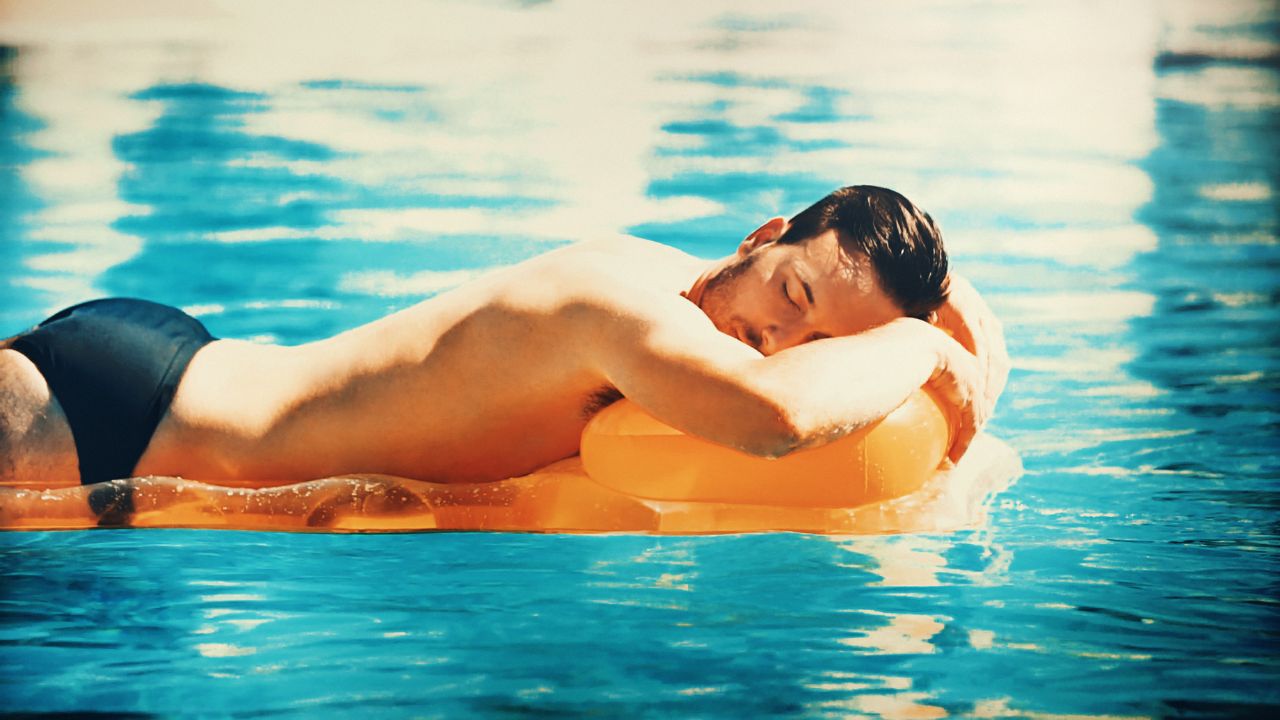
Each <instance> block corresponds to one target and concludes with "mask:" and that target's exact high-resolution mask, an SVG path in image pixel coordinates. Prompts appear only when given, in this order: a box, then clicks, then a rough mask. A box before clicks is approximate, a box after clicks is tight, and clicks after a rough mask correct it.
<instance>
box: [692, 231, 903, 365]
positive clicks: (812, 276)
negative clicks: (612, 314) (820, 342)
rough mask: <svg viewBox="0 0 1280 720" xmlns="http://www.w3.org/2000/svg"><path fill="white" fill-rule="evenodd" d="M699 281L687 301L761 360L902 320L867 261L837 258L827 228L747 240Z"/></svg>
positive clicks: (840, 255) (858, 257)
mask: <svg viewBox="0 0 1280 720" xmlns="http://www.w3.org/2000/svg"><path fill="white" fill-rule="evenodd" d="M762 229H763V228H762ZM757 232H759V231H757ZM779 234H780V233H779ZM702 282H705V284H704V285H703V286H702V287H701V288H698V287H696V286H695V289H694V290H693V292H692V293H691V295H690V299H692V300H693V301H694V302H695V303H697V305H698V306H699V307H700V308H702V311H703V312H705V313H706V314H707V317H709V318H710V319H711V322H713V323H714V324H715V326H716V329H718V330H720V331H721V332H723V333H725V334H727V335H732V336H733V337H736V338H738V339H739V340H741V341H742V342H745V343H747V344H748V345H751V346H752V347H754V348H756V349H757V350H759V351H760V352H761V353H762V354H764V355H772V354H774V353H776V352H779V351H781V350H785V349H787V348H789V347H794V346H796V345H800V344H801V343H806V342H809V341H810V340H817V339H819V338H824V337H839V336H844V335H854V334H857V333H860V332H863V331H864V330H870V329H871V328H873V327H876V326H879V325H883V324H885V323H887V322H889V321H891V320H893V319H895V318H900V317H902V316H903V312H902V310H900V309H899V308H898V306H897V304H896V303H895V302H894V301H893V300H892V299H890V298H889V296H888V295H886V294H885V292H884V290H883V289H882V288H881V287H880V281H879V279H878V278H877V276H876V273H875V270H874V268H873V267H872V265H871V261H870V260H869V259H868V258H867V257H865V256H861V255H855V256H852V257H851V256H850V255H849V254H847V253H845V251H844V250H843V249H842V248H841V247H840V242H839V239H838V236H837V234H836V231H835V230H828V231H826V232H824V233H822V234H821V235H817V236H815V237H812V238H809V239H808V240H806V241H803V242H800V243H796V244H792V245H778V244H777V243H776V242H773V240H772V238H771V237H766V238H764V239H763V240H757V241H755V242H754V243H753V240H752V238H748V240H747V242H745V243H743V246H742V247H741V248H739V250H738V253H737V254H736V255H734V256H733V258H732V259H731V260H730V261H728V262H727V263H726V264H724V265H721V266H719V267H718V269H717V270H715V271H712V273H711V274H710V275H708V276H705V277H704V279H703V281H702ZM700 284H701V283H700ZM699 290H700V292H699Z"/></svg>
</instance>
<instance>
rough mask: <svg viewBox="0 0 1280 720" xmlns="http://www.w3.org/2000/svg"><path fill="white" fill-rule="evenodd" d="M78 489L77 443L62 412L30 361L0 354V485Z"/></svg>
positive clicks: (9, 352) (10, 352) (4, 352)
mask: <svg viewBox="0 0 1280 720" xmlns="http://www.w3.org/2000/svg"><path fill="white" fill-rule="evenodd" d="M8 343H9V341H8V340H6V341H5V342H4V343H3V344H0V347H6V346H7V345H8ZM79 484H80V465H79V462H78V460H77V458H76V444H75V439H74V438H73V437H72V435H71V427H70V426H69V425H68V424H67V417H66V415H65V414H63V412H62V406H60V405H59V404H58V400H57V398H55V397H54V396H53V393H51V392H50V391H49V385H48V383H46V382H45V380H44V376H42V375H41V374H40V371H39V370H37V369H36V366H35V365H33V364H32V362H31V361H30V360H28V359H27V358H26V356H24V355H22V354H21V353H19V352H17V351H16V350H7V349H0V485H21V486H27V487H49V488H52V487H63V486H67V485H79Z"/></svg>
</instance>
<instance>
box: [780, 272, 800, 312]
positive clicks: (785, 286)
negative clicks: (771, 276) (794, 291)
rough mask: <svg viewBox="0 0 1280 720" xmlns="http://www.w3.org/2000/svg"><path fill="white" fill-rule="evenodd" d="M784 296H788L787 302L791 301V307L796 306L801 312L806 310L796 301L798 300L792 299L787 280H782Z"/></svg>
mask: <svg viewBox="0 0 1280 720" xmlns="http://www.w3.org/2000/svg"><path fill="white" fill-rule="evenodd" d="M782 297H784V298H786V299H787V302H789V303H791V307H793V308H795V309H796V310H799V311H801V312H804V309H803V308H801V307H800V305H798V304H797V303H796V301H795V300H792V299H791V293H790V292H788V291H787V281H786V280H783V281H782Z"/></svg>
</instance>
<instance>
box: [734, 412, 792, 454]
mask: <svg viewBox="0 0 1280 720" xmlns="http://www.w3.org/2000/svg"><path fill="white" fill-rule="evenodd" d="M805 441H806V436H805V433H804V432H803V431H802V429H801V428H800V426H799V425H798V424H797V423H796V422H795V421H794V419H793V418H790V417H788V416H787V415H786V414H783V413H778V414H777V416H776V417H775V418H773V419H771V421H770V422H768V423H765V424H763V425H762V426H761V427H759V428H758V429H757V430H756V431H755V432H753V433H752V434H751V437H750V438H747V439H746V440H745V442H743V443H742V444H740V445H739V449H740V450H742V451H743V452H745V453H747V454H748V455H753V456H755V457H760V458H768V459H770V460H776V459H777V458H780V457H784V456H786V455H790V454H791V453H792V452H795V451H796V450H798V449H800V448H801V447H804V445H805Z"/></svg>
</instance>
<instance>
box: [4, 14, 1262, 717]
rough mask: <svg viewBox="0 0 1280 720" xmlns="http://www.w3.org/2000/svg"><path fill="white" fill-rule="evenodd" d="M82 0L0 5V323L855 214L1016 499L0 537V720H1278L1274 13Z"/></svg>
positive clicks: (248, 298) (713, 235)
mask: <svg viewBox="0 0 1280 720" xmlns="http://www.w3.org/2000/svg"><path fill="white" fill-rule="evenodd" d="M111 5H112V7H107V6H106V5H104V6H102V7H98V8H95V7H93V6H91V5H90V6H87V7H79V8H78V9H77V8H75V7H74V6H68V5H64V4H62V3H0V45H3V48H0V333H4V334H7V333H8V332H16V331H17V330H18V329H21V328H23V327H25V326H27V325H30V324H32V323H34V322H36V321H38V320H39V319H41V318H42V317H43V316H44V315H46V314H47V313H48V312H49V311H50V310H52V309H55V308H57V307H60V306H63V305H66V304H68V303H70V302H74V301H77V300H81V299H84V298H87V297H91V296H98V295H108V294H111V295H120V294H123V295H142V296H145V297H149V298H153V299H156V300H159V301H163V302H168V303H172V304H176V305H179V306H182V307H184V308H186V309H188V310H189V311H190V312H192V313H194V314H196V315H198V316H199V317H200V318H201V319H202V320H203V321H204V322H205V323H206V324H207V325H208V326H209V327H210V329H211V330H212V331H213V332H214V333H215V334H217V335H221V336H225V337H240V338H256V339H261V340H264V341H273V342H284V343H296V342H303V341H307V340H310V339H314V338H318V337H323V336H326V335H328V334H331V333H333V332H337V331H340V330H343V329H346V328H349V327H352V326H355V325H357V324H359V323H362V322H365V321H368V320H370V319H372V318H375V317H378V316H380V315H382V314H384V313H385V312H387V311H388V310H391V309H395V308H399V307H404V306H406V305H408V304H411V303H413V302H416V301H418V300H419V299H422V298H424V297H428V296H430V295H432V294H434V293H437V292H440V291H442V290H444V289H447V288H449V287H453V286H455V285H457V284H459V283H461V282H464V281H465V280H466V279H468V278H469V277H472V276H473V275H474V274H476V273H478V272H480V271H483V270H484V269H486V268H490V267H493V266H496V265H504V264H509V263H513V262H517V261H519V260H521V259H524V258H527V257H530V256H533V255H535V254H537V253H540V252H544V251H545V250H547V249H549V248H552V247H555V246H557V245H560V244H563V243H567V242H572V241H574V240H577V239H580V238H583V237H590V236H592V235H593V234H600V233H615V232H619V231H623V232H632V233H635V234H638V235H642V236H646V237H650V238H653V239H657V240H661V241H663V242H667V243H670V244H672V245H675V246H677V247H680V248H683V249H685V250H688V251H690V252H694V253H696V254H700V255H704V256H707V257H713V256H716V255H719V254H724V253H727V252H729V251H730V250H731V249H732V248H733V247H734V245H735V243H736V241H737V240H739V239H740V238H741V236H742V235H744V234H745V233H746V232H749V231H750V230H751V229H753V228H754V227H755V226H756V225H757V224H759V222H761V221H762V220H764V219H766V218H767V217H769V216H771V215H773V214H787V213H790V212H794V211H795V210H797V209H799V208H800V207H803V206H804V205H806V204H807V203H809V202H811V201H812V200H814V199H816V198H817V197H819V196H820V195H822V194H823V193H825V192H827V191H828V190H830V189H832V188H834V187H836V186H838V185H841V184H846V183H853V182H858V183H874V184H881V185H887V186H890V187H894V188H897V189H900V190H902V191H903V192H904V193H906V194H907V195H908V196H909V197H911V198H913V199H914V200H916V201H918V202H919V203H920V204H921V205H923V206H924V207H926V208H927V209H929V210H930V211H931V212H932V214H933V215H934V217H935V218H937V219H938V221H939V222H940V224H941V226H942V227H943V230H944V233H945V235H946V237H947V240H948V243H949V246H950V249H951V251H952V254H953V257H954V261H955V266H956V267H957V269H959V270H960V271H961V272H963V273H964V274H966V275H967V276H968V277H970V279H972V280H973V282H974V283H975V284H976V285H977V286H978V287H979V288H980V289H981V290H982V291H983V292H984V294H985V295H986V297H987V298H988V299H989V301H990V303H991V304H992V306H993V307H994V308H995V310H996V311H997V313H999V314H1000V315H1001V317H1002V318H1003V319H1004V320H1005V322H1006V329H1007V335H1008V340H1009V346H1010V351H1011V353H1012V355H1013V360H1014V370H1013V374H1012V377H1011V381H1010V385H1009V389H1008V391H1007V393H1006V394H1005V396H1004V398H1003V399H1002V401H1001V406H1000V409H999V411H998V414H997V416H996V417H995V419H994V421H993V422H992V424H991V426H990V432H991V433H992V434H994V435H996V436H998V437H1000V438H1002V439H1004V440H1005V441H1006V442H1008V443H1009V444H1010V445H1011V446H1013V447H1014V448H1015V449H1016V450H1017V451H1018V453H1019V454H1020V455H1021V457H1022V462H1023V465H1024V466H1025V469H1026V472H1025V474H1024V475H1023V477H1022V478H1021V479H1020V480H1019V481H1018V482H1017V484H1015V485H1013V486H1012V487H1011V488H1009V489H1007V490H1005V491H1004V492H1002V493H1001V494H999V495H998V496H996V497H995V498H993V499H992V500H991V507H990V515H989V518H988V519H987V521H986V522H985V523H984V524H983V525H982V526H981V527H979V528H976V529H971V530H965V531H961V532H954V533H938V534H911V535H900V536H891V537H881V536H866V537H849V538H832V537H818V536H808V535H793V534H772V535H770V534H764V535H742V536H717V537H696V538H681V537H645V536H603V537H579V536H538V535H513V534H471V533H468V534H408V535H378V536H348V535H291V534H263V533H249V532H232V531H223V532H211V531H181V530H175V531H103V532H73V533H7V534H0V583H2V585H0V711H7V712H30V713H57V712H79V713H85V712H101V713H105V714H109V715H114V714H121V713H137V714H141V715H157V716H172V715H209V716H228V715H229V716H241V717H256V716H292V717H313V716H346V715H348V714H351V713H355V712H358V713H360V714H362V715H363V716H368V717H500V718H501V717H511V718H514V717H530V716H553V717H558V716H579V715H594V716H603V717H717V718H744V717H850V716H852V717H885V718H938V717H946V716H978V717H1046V718H1047V717H1054V718H1056V717H1062V716H1072V717H1103V716H1106V717H1117V716H1119V717H1196V718H1200V717H1268V716H1275V715H1276V714H1280V691H1278V690H1277V689H1276V688H1277V687H1280V682H1277V681H1278V680H1280V600H1278V599H1277V596H1278V592H1277V588H1278V587H1280V583H1278V582H1277V579H1278V577H1280V522H1278V520H1277V518H1278V517H1280V515H1278V514H1277V510H1278V509H1280V501H1278V500H1277V498H1278V497H1280V495H1277V490H1278V489H1280V487H1278V486H1280V463H1277V459H1276V455H1277V448H1278V447H1280V342H1277V341H1278V340H1280V331H1278V330H1277V328H1280V310H1278V307H1280V239H1278V235H1277V229H1278V227H1280V213H1278V206H1280V202H1278V201H1277V198H1278V197H1280V195H1278V193H1280V169H1278V168H1280V166H1278V165H1277V161H1276V158H1277V157H1280V139H1278V138H1280V132H1277V128H1278V126H1280V70H1278V67H1280V63H1278V62H1277V58H1278V57H1280V41H1278V39H1277V34H1278V33H1280V12H1278V11H1277V10H1276V8H1275V5H1274V3H1267V2H1246V1H1240V2H1232V3H1201V4H1194V3H1182V2H1133V3H1114V4H1111V5H1104V4H1086V3H1079V4H1064V3H1038V2H1031V1H1030V0H1028V1H1027V2H1002V3H991V4H987V3H967V2H960V3H948V4H918V5H912V6H910V7H900V6H897V5H896V4H895V5H893V6H891V7H882V6H881V5H880V4H870V3H868V4H857V3H855V4H849V3H842V2H829V3H827V2H812V3H801V4H800V6H799V7H798V8H797V7H795V6H792V5H791V4H787V5H785V6H784V5H782V4H776V5H773V6H770V5H767V4H756V5H741V4H738V3H728V2H724V3H688V2H684V3H679V2H669V3H665V2H664V3H656V4H654V3H646V4H644V5H643V7H641V6H639V5H637V6H623V5H611V6H606V5H605V4H601V3H587V2H549V3H496V2H491V3H480V4H476V3H472V4H461V3H458V4H453V3H444V2H436V3H403V4H402V3H396V2H384V3H374V4H372V5H371V6H368V7H371V8H373V9H360V10H357V9H356V7H355V6H353V5H350V4H332V5H330V4H319V5H317V4H314V3H307V4H302V3H293V2H286V3H269V4H268V3H263V4H257V5H254V4H249V3H243V4H235V3H225V2H210V3H205V4H199V5H196V4H192V5H190V6H187V7H186V9H183V10H178V9H175V8H173V7H170V4H168V3H150V2H140V1H139V2H131V3H122V4H118V6H116V5H117V4H111ZM692 5H696V6H697V7H690V6H692ZM885 5H888V4H885ZM365 7H366V6H364V5H362V6H361V8H365ZM68 8H71V9H68Z"/></svg>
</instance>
